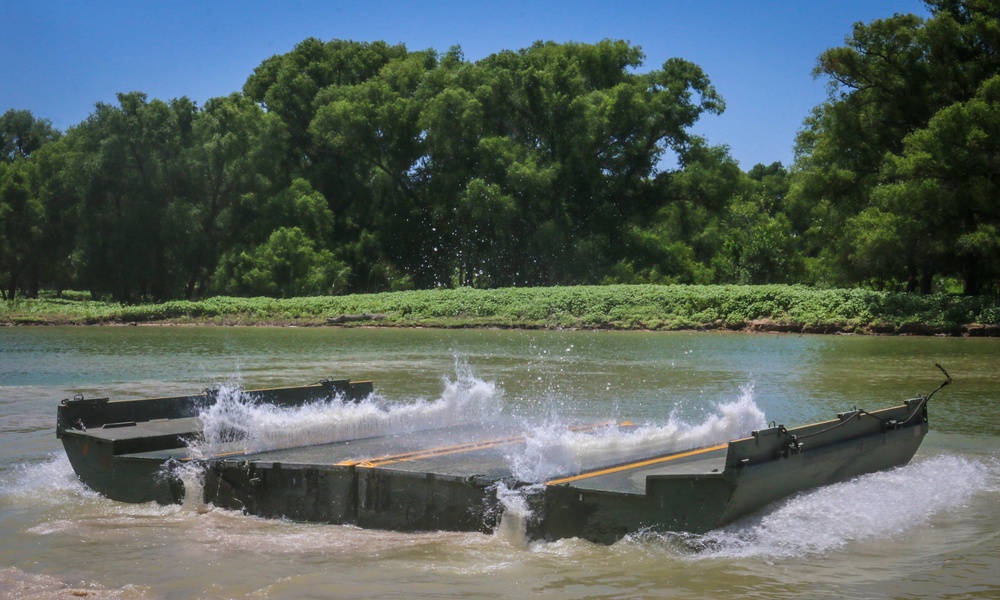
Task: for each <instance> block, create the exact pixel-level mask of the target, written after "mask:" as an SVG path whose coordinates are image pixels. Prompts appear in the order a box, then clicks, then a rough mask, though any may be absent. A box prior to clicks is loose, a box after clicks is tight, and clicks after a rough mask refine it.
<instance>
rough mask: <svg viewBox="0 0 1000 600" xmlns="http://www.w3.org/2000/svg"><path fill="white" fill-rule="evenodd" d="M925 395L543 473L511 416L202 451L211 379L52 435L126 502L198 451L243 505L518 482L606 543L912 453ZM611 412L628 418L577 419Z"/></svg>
mask: <svg viewBox="0 0 1000 600" xmlns="http://www.w3.org/2000/svg"><path fill="white" fill-rule="evenodd" d="M946 375H947V374H946ZM950 382H951V379H950V378H948V379H947V380H946V381H945V383H943V384H942V385H941V386H940V387H938V390H939V389H941V387H944V386H945V385H947V384H948V383H950ZM934 392H937V390H934ZM243 393H244V394H245V395H246V396H247V397H250V398H253V401H254V402H258V403H261V404H273V405H276V406H279V407H297V406H302V405H305V404H308V403H311V402H318V401H330V400H331V399H334V398H335V399H338V400H339V401H344V402H351V401H358V400H360V399H362V398H364V397H366V396H368V395H369V394H371V393H372V384H371V382H350V381H347V380H328V381H322V382H320V383H317V384H314V385H310V386H304V387H291V388H280V389H267V390H254V391H248V392H243ZM933 395H934V393H931V394H930V396H926V397H925V396H919V397H917V398H914V399H911V400H906V401H905V402H903V403H902V404H900V405H898V406H893V407H890V408H885V409H881V410H875V411H870V412H869V411H865V410H861V409H854V410H851V411H848V412H845V413H842V414H839V415H837V417H836V418H835V419H833V420H830V421H826V422H822V423H816V424H812V425H806V426H802V427H795V428H792V429H787V428H785V427H784V426H780V425H779V426H773V427H769V428H767V429H763V430H759V431H754V432H752V434H751V435H750V436H749V437H747V438H744V439H738V440H732V441H729V442H728V443H725V444H719V445H715V446H710V447H704V448H691V449H687V450H684V451H681V452H670V453H665V454H664V453H652V454H651V455H641V454H640V455H634V456H625V457H622V456H618V457H616V458H614V459H611V458H608V459H606V460H605V461H604V463H606V464H601V461H598V462H597V464H593V465H591V466H589V467H588V468H585V469H582V470H578V471H577V472H572V473H565V474H562V475H560V476H558V477H555V478H552V479H549V480H548V481H545V482H544V483H541V484H538V483H529V482H523V481H518V480H517V479H516V478H515V477H514V475H513V472H512V469H511V467H510V463H511V460H510V457H511V456H516V455H517V454H518V452H519V451H520V450H521V449H522V448H523V447H524V445H525V443H526V439H525V437H524V434H523V432H522V431H519V430H517V429H516V428H514V427H513V426H491V427H484V426H482V425H477V426H474V425H463V426H454V427H446V428H440V429H430V430H423V431H416V432H410V433H406V434H398V435H390V436H379V437H369V438H364V439H351V440H339V441H335V442H332V443H325V444H316V445H310V446H302V447H293V448H282V449H274V450H267V451H261V452H252V453H249V452H246V451H245V450H242V451H241V450H237V451H234V452H223V451H219V452H217V453H215V454H211V455H208V456H204V455H201V454H196V453H193V452H192V450H191V449H190V448H189V443H190V442H192V441H193V440H197V439H198V438H199V436H200V435H201V427H202V424H201V419H200V417H199V415H200V414H201V412H202V411H203V410H206V409H207V408H208V407H210V406H211V405H212V404H213V403H215V402H216V400H217V392H213V391H206V392H204V393H202V394H198V395H194V396H182V397H175V398H152V399H143V400H124V401H110V400H108V399H107V398H97V399H86V398H81V397H78V398H75V399H73V400H64V401H63V402H62V404H61V405H60V406H59V408H58V417H57V428H56V434H57V435H58V437H59V438H60V439H61V440H62V442H63V445H64V446H65V448H66V453H67V455H68V456H69V459H70V463H71V464H72V465H73V469H74V470H75V471H76V473H77V475H78V476H79V477H80V479H81V480H82V481H83V482H84V483H85V484H87V485H88V486H90V487H91V488H93V489H94V490H96V491H97V492H100V493H101V494H103V495H105V496H107V497H109V498H111V499H114V500H119V501H123V502H149V501H156V502H159V503H175V502H180V501H182V500H183V498H184V495H185V486H184V485H183V483H182V480H181V476H180V475H179V472H180V470H179V469H177V468H176V467H177V466H179V465H184V464H193V465H197V466H198V467H199V468H201V469H203V480H204V485H203V488H202V489H200V490H198V492H197V493H200V494H203V496H204V498H203V499H204V501H206V502H209V503H212V504H214V505H215V506H220V507H224V508H231V509H236V510H241V511H244V512H246V513H248V514H252V515H258V516H262V517H279V518H288V519H293V520H301V521H312V522H322V523H335V524H352V525H357V526H360V527H369V528H379V529H391V530H397V531H433V530H450V531H483V532H488V531H491V530H492V529H493V528H494V527H495V526H496V525H497V523H498V522H499V519H500V517H501V515H502V513H503V503H502V501H501V497H502V496H503V494H502V493H501V492H502V491H505V490H515V491H517V492H518V493H520V494H521V495H522V496H523V497H524V498H525V499H526V501H527V504H528V507H529V508H530V510H529V511H528V512H529V514H530V516H529V517H528V519H527V521H528V522H527V525H526V529H527V533H528V535H529V537H530V538H532V539H558V538H565V537H581V538H584V539H587V540H591V541H595V542H602V543H611V542H614V541H616V540H618V539H621V538H622V537H623V536H625V535H627V534H629V533H633V532H637V531H641V530H647V529H649V530H656V531H686V532H692V533H701V532H705V531H708V530H711V529H714V528H717V527H720V526H722V525H725V524H727V523H729V522H732V521H733V520H735V519H737V518H739V517H742V516H745V515H747V514H749V513H751V512H753V511H755V510H758V509H760V508H761V507H763V506H765V505H767V504H769V503H771V502H773V501H775V500H778V499H780V498H783V497H785V496H788V495H790V494H793V493H795V492H798V491H802V490H806V489H809V488H813V487H816V486H822V485H827V484H831V483H836V482H839V481H844V480H847V479H850V478H852V477H856V476H858V475H862V474H865V473H871V472H874V471H879V470H882V469H888V468H891V467H895V466H899V465H903V464H906V463H907V462H908V461H909V460H910V459H911V458H912V457H913V455H914V453H915V452H916V451H917V448H918V447H919V446H920V443H921V441H922V440H923V438H924V435H925V434H926V433H927V427H928V425H927V418H928V417H927V402H928V400H929V399H930V397H931V396H933ZM608 426H611V427H624V428H628V427H631V425H630V424H627V423H623V424H614V423H613V424H610V425H609V424H607V423H602V424H597V425H593V426H589V427H588V426H584V427H579V428H577V429H583V430H586V429H591V428H593V429H596V428H599V427H608ZM188 493H191V492H188Z"/></svg>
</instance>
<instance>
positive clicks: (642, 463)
mask: <svg viewBox="0 0 1000 600" xmlns="http://www.w3.org/2000/svg"><path fill="white" fill-rule="evenodd" d="M728 445H729V442H726V443H725V444H719V445H718V446H711V447H708V448H699V449H697V450H690V451H688V452H681V453H679V454H669V455H667V456H659V457H657V458H649V459H646V460H641V461H639V462H634V463H629V464H627V465H619V466H617V467H610V468H607V469H601V470H599V471H590V472H588V473H580V474H579V475H573V476H571V477H563V478H562V479H552V480H550V481H546V482H545V485H560V484H563V483H573V482H574V481H580V480H581V479H589V478H591V477H600V476H601V475H610V474H611V473H620V472H622V471H628V470H629V469H639V468H642V467H648V466H650V465H656V464H660V463H665V462H670V461H672V460H677V459H680V458H687V457H689V456H697V455H699V454H708V453H709V452H715V451H716V450H722V449H723V448H725V447H726V446H728Z"/></svg>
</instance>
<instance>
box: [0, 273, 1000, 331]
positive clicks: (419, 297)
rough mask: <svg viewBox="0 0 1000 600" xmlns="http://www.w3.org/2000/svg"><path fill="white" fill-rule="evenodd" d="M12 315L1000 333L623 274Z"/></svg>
mask: <svg viewBox="0 0 1000 600" xmlns="http://www.w3.org/2000/svg"><path fill="white" fill-rule="evenodd" d="M0 323H2V324H8V325H30V324H38V325H42V324H86V325H92V324H132V323H136V324H147V323H148V324H156V323H181V324H212V325H302V326H320V325H337V326H366V325H379V326H398V327H520V328H551V329H557V328H580V329H654V330H681V329H731V330H759V331H789V332H806V333H837V332H844V333H885V334H907V333H912V334H925V335H927V334H952V335H957V334H969V335H998V333H1000V301H998V299H996V298H986V297H954V296H944V295H932V296H920V295H915V294H900V293H887V292H876V291H871V290H861V289H849V290H817V289H812V288H807V287H800V286H779V285H775V286H657V285H638V286H631V285H614V286H582V287H553V288H508V289H500V290H476V289H457V290H423V291H410V292H392V293H384V294H357V295H351V296H323V297H310V298H290V299H274V298H230V297H218V298H209V299H207V300H201V301H195V302H189V301H173V302H165V303H161V304H139V305H121V304H115V303H107V302H96V301H90V300H68V299H39V300H34V299H23V300H16V301H13V302H0Z"/></svg>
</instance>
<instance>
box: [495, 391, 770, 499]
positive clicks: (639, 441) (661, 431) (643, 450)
mask: <svg viewBox="0 0 1000 600" xmlns="http://www.w3.org/2000/svg"><path fill="white" fill-rule="evenodd" d="M766 423H767V421H766V419H765V417H764V413H763V411H761V410H760V408H759V407H758V406H757V404H756V402H755V401H754V396H753V383H752V382H751V383H747V384H744V385H743V386H741V388H740V396H739V398H737V399H736V400H734V401H732V402H725V403H721V404H717V405H716V406H715V412H714V413H713V414H710V415H708V417H707V418H705V420H703V421H702V422H700V423H689V422H686V421H684V420H683V419H680V418H679V417H677V415H676V413H673V414H671V416H670V418H669V420H668V422H667V423H666V424H665V425H653V424H647V425H642V426H628V427H621V426H619V424H618V423H614V422H612V423H608V424H607V425H606V426H602V427H593V428H576V429H570V428H567V426H566V424H565V423H564V422H562V421H561V419H559V418H558V416H552V417H549V418H547V419H546V420H545V422H543V423H542V424H539V425H533V426H529V428H528V435H527V437H526V444H525V447H524V449H523V450H521V449H518V452H516V453H511V454H510V455H508V457H507V459H508V462H509V464H510V466H511V469H512V471H513V475H514V477H516V478H517V479H519V480H521V481H525V482H530V483H540V482H543V481H546V480H548V479H552V478H554V477H559V476H565V475H571V474H576V473H579V472H580V470H581V468H582V465H586V466H587V467H588V468H598V467H601V466H609V465H614V464H621V463H623V462H628V461H630V460H634V459H637V458H643V457H649V456H655V455H661V454H668V453H671V452H680V451H683V450H688V449H691V448H698V447H703V446H711V445H714V444H719V443H723V442H727V441H729V440H732V439H735V438H739V437H745V436H747V435H749V434H750V431H752V430H753V429H761V428H763V427H764V426H765V425H766Z"/></svg>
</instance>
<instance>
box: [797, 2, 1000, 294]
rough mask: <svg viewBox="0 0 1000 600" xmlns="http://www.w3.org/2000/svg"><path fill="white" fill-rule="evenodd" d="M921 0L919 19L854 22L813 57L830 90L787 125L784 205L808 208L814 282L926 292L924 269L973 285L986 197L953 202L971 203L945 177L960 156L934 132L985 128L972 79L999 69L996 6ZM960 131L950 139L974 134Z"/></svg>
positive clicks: (982, 250) (928, 277) (985, 109)
mask: <svg viewBox="0 0 1000 600" xmlns="http://www.w3.org/2000/svg"><path fill="white" fill-rule="evenodd" d="M927 4H928V7H929V9H930V11H931V15H932V16H931V18H929V19H927V20H924V19H921V18H919V17H916V16H914V15H896V16H894V17H892V18H889V19H882V20H877V21H873V22H871V23H867V24H865V23H858V24H856V25H855V26H854V30H853V32H852V35H851V36H850V37H849V38H848V39H847V43H846V45H845V46H843V47H839V48H834V49H831V50H829V51H827V52H825V53H823V54H822V55H821V56H820V59H819V65H818V66H817V68H816V73H817V75H821V76H826V77H828V78H829V81H830V99H829V100H828V101H827V102H826V103H824V104H823V105H821V106H820V107H818V108H817V109H816V110H815V111H814V113H813V115H812V116H811V117H810V118H809V119H807V121H806V127H805V128H804V130H803V132H802V134H801V135H800V136H799V140H798V148H797V150H798V157H797V161H796V165H795V180H794V183H793V185H792V189H791V192H790V196H791V198H790V204H789V208H790V211H791V213H792V214H796V215H802V214H808V218H809V221H810V226H809V229H808V230H807V231H806V232H805V233H806V237H807V240H808V243H809V245H810V248H811V254H812V256H813V257H815V259H816V260H815V261H814V262H813V264H815V265H817V266H818V268H817V269H816V270H814V272H813V279H814V280H815V281H818V282H826V283H835V284H847V283H864V282H868V283H874V284H876V285H890V286H892V285H897V284H898V285H904V286H905V287H907V288H908V289H911V290H916V289H920V290H922V291H924V292H929V291H931V289H932V286H933V281H934V278H935V277H937V276H946V277H953V276H954V277H958V278H960V279H961V280H962V281H963V282H964V285H965V290H966V292H967V293H976V292H978V291H980V290H981V289H982V288H983V283H984V280H983V277H984V275H985V273H984V272H983V271H982V266H983V264H984V261H988V260H989V256H990V251H989V250H988V247H989V246H990V245H991V244H992V242H989V243H987V242H984V241H983V240H984V239H985V237H988V236H989V232H990V231H991V229H990V227H992V225H991V218H992V217H990V216H989V215H991V214H992V213H993V212H994V211H993V209H992V208H991V207H990V206H989V205H990V204H992V203H995V202H996V200H995V199H982V200H977V201H976V202H978V203H979V205H978V206H979V207H978V208H976V209H971V208H963V205H968V204H969V203H970V202H972V203H973V204H974V203H975V202H973V201H971V200H970V195H969V193H967V192H963V193H957V194H956V193H953V192H952V190H951V189H950V187H949V186H953V185H954V184H955V183H956V182H958V181H960V180H961V179H962V178H963V177H964V173H963V169H964V168H965V167H963V166H961V165H960V164H959V163H958V162H957V161H955V160H951V159H949V158H948V157H951V158H954V155H955V154H954V152H952V151H951V149H949V148H946V147H945V145H944V144H943V143H941V142H944V140H945V139H946V138H947V137H948V135H950V134H948V133H946V131H945V130H946V129H948V128H949V127H951V128H954V127H962V126H969V127H970V128H971V129H972V130H977V131H983V130H982V129H981V125H985V126H986V127H987V129H988V127H989V125H988V123H989V121H990V120H991V117H989V116H988V113H990V112H991V111H993V110H995V108H994V107H993V106H992V105H991V104H990V102H989V101H988V99H987V98H986V96H988V95H989V94H988V92H986V91H984V90H983V89H982V86H983V85H984V84H985V83H986V82H987V81H988V80H989V79H990V78H991V77H993V76H995V75H997V74H998V73H1000V70H998V69H1000V55H998V52H997V48H998V47H1000V46H998V42H1000V33H998V32H1000V11H998V10H997V9H996V7H995V4H994V3H991V2H985V1H979V0H967V1H962V0H954V1H930V2H927ZM974 98H980V100H979V101H976V102H975V103H974V104H973V105H969V104H967V103H969V102H970V101H973V99H974ZM973 121H978V122H979V123H980V124H973ZM946 123H950V125H946ZM963 124H964V125H963ZM970 133H972V137H971V138H970V137H969V136H966V137H965V139H964V140H961V141H960V140H957V139H953V140H950V141H952V142H959V143H962V144H965V146H967V147H968V146H969V144H972V145H975V141H974V140H973V139H972V138H974V137H975V135H974V132H970ZM956 135H958V134H956ZM959 137H960V136H959ZM933 139H936V140H937V142H938V143H937V147H933V146H935V142H933V141H932V140H933ZM984 150H985V149H984ZM928 153H930V154H928ZM935 154H936V155H938V158H940V159H941V160H938V159H934V160H932V161H928V160H925V159H927V158H928V157H929V156H933V155H935ZM921 156H922V157H923V158H921ZM930 162H934V163H935V164H936V166H934V167H933V168H931V167H930ZM979 164H980V167H981V168H983V167H985V168H987V169H989V168H990V167H989V165H987V164H984V163H982V162H981V161H980V163H979ZM945 165H947V168H945ZM992 168H993V169H994V172H995V167H992ZM966 189H967V188H966ZM959 215H961V216H959ZM950 216H955V217H956V218H954V219H950ZM796 221H799V219H796ZM945 221H947V223H945ZM951 248H962V250H961V252H959V253H958V254H956V253H955V252H952V251H951V250H950V249H951ZM971 263H976V265H975V266H969V265H970V264H971ZM995 284H996V281H995V279H994V280H993V284H992V285H995Z"/></svg>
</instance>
